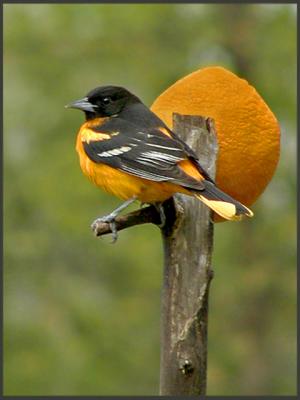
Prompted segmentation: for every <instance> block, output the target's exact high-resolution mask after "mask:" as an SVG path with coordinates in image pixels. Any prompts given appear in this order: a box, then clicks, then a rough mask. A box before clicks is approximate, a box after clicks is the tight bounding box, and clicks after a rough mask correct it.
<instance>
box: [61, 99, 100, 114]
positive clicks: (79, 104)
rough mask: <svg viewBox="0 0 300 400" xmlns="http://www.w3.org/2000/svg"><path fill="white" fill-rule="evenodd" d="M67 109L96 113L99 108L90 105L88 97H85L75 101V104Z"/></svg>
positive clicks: (69, 105) (67, 106) (71, 104)
mask: <svg viewBox="0 0 300 400" xmlns="http://www.w3.org/2000/svg"><path fill="white" fill-rule="evenodd" d="M65 108H78V109H79V110H82V111H89V112H95V108H97V106H96V105H94V104H92V103H90V102H89V100H88V98H87V97H84V98H83V99H80V100H76V101H73V103H70V104H67V105H66V106H65Z"/></svg>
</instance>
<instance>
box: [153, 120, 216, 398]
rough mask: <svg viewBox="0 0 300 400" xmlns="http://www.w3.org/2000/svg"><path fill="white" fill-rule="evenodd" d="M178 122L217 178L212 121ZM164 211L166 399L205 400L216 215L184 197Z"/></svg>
mask: <svg viewBox="0 0 300 400" xmlns="http://www.w3.org/2000/svg"><path fill="white" fill-rule="evenodd" d="M173 121H174V131H175V132H176V133H177V134H178V135H179V136H180V137H181V138H182V139H183V140H184V141H185V142H186V143H188V144H189V146H190V147H191V148H192V149H193V150H194V151H195V152H196V154H197V155H198V156H199V158H200V160H201V164H202V166H203V167H204V168H205V169H206V171H207V172H208V173H209V174H210V176H211V177H212V178H214V176H215V164H216V158H217V141H216V136H215V132H214V126H213V123H212V120H211V119H208V118H204V117H198V116H183V115H179V114H174V117H173ZM164 208H165V213H166V215H167V225H166V227H165V228H164V229H163V230H162V237H163V244H164V257H165V259H164V278H163V289H162V314H161V366H160V368H161V369H160V394H161V395H204V394H205V392H206V367H207V316H208V291H209V284H210V281H211V278H212V269H211V256H212V247H213V224H212V222H211V212H210V210H209V209H208V207H206V206H205V205H204V204H202V203H201V202H200V201H199V200H197V199H194V198H192V197H188V196H183V195H176V196H175V198H174V199H171V200H168V201H167V202H165V205H164Z"/></svg>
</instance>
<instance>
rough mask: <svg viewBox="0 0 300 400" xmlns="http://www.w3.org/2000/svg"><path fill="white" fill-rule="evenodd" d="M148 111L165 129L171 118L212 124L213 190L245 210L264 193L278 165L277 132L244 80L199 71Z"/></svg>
mask: <svg viewBox="0 0 300 400" xmlns="http://www.w3.org/2000/svg"><path fill="white" fill-rule="evenodd" d="M151 109H152V111H153V112H155V113H156V114H157V115H158V116H159V117H160V118H161V119H162V120H163V121H164V122H165V123H166V124H167V125H168V126H169V127H170V128H172V114H173V113H174V112H177V113H180V114H189V115H200V116H205V117H211V118H213V119H214V121H215V125H216V133H217V139H218V145H219V154H218V160H217V170H216V183H217V185H218V186H219V188H220V189H222V190H223V191H224V192H226V193H228V194H229V195H231V196H232V197H233V198H235V199H237V200H239V201H240V202H241V203H243V204H245V205H246V206H250V205H251V204H253V203H254V202H255V200H256V199H257V198H258V197H259V196H260V194H261V193H262V192H263V191H264V189H265V188H266V186H267V184H268V183H269V181H270V180H271V178H272V176H273V174H274V171H275V169H276V166H277V163H278V159H279V151H280V129H279V124H278V122H277V120H276V118H275V116H274V114H273V113H272V111H271V110H270V109H269V107H268V106H267V104H266V103H265V102H264V100H263V99H262V98H261V96H260V95H259V94H258V93H257V91H256V90H255V89H254V87H252V86H251V85H249V83H248V82H247V81H246V80H244V79H240V78H239V77H237V76H236V75H235V74H233V73H232V72H230V71H228V70H226V69H225V68H222V67H217V66H216V67H207V68H203V69H200V70H198V71H195V72H193V73H191V74H189V75H187V76H185V77H184V78H182V79H180V80H179V81H177V82H175V83H174V84H173V85H172V86H170V87H169V88H168V89H167V90H166V91H164V92H163V93H162V94H161V95H160V96H158V98H157V99H156V100H155V101H154V103H153V104H152V107H151Z"/></svg>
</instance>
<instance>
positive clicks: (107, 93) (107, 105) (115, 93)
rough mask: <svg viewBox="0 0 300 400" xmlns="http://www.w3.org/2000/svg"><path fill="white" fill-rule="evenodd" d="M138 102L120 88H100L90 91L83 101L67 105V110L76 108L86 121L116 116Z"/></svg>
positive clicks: (125, 90)
mask: <svg viewBox="0 0 300 400" xmlns="http://www.w3.org/2000/svg"><path fill="white" fill-rule="evenodd" d="M139 102H140V100H139V99H138V98H137V97H136V96H135V95H134V94H132V93H130V92H129V91H128V90H127V89H125V88H123V87H120V86H100V87H97V88H95V89H93V90H91V91H90V92H89V93H88V94H87V95H86V96H85V97H84V98H83V99H80V100H76V101H74V102H73V103H70V104H68V105H67V106H66V107H67V108H78V109H79V110H82V111H84V112H85V115H86V118H87V119H93V118H97V117H111V116H117V115H118V114H119V113H120V112H121V111H122V110H123V109H124V108H125V107H126V106H128V105H130V104H134V103H139Z"/></svg>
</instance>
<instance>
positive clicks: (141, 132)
mask: <svg viewBox="0 0 300 400" xmlns="http://www.w3.org/2000/svg"><path fill="white" fill-rule="evenodd" d="M93 130H95V131H98V132H101V133H108V134H110V135H111V137H110V139H106V140H99V141H90V142H89V143H87V142H83V146H84V150H85V152H86V154H87V155H88V157H89V158H90V159H91V160H93V161H94V162H96V163H103V164H107V165H109V166H111V167H114V168H117V169H119V170H122V171H124V172H127V173H128V174H131V175H135V176H139V177H141V178H144V179H148V180H152V181H156V182H163V181H169V182H173V183H175V184H179V185H182V186H186V187H189V188H193V189H197V190H201V189H203V188H204V185H203V184H202V183H201V182H199V181H197V180H195V179H193V178H192V177H190V176H188V175H187V174H186V173H185V172H184V171H183V170H182V169H181V168H179V167H178V166H177V163H178V162H180V161H182V160H187V159H189V158H190V157H191V155H189V154H187V151H186V149H185V144H183V143H181V142H180V141H177V140H175V139H174V138H170V137H168V136H166V135H165V134H164V133H162V132H161V131H160V130H159V129H158V128H157V129H155V128H150V129H139V127H138V126H136V125H134V124H131V123H130V122H128V121H126V120H123V119H120V118H113V119H111V120H110V121H108V122H106V123H105V124H103V125H102V126H100V127H99V128H97V127H96V128H95V127H94V128H93ZM191 151H192V150H191Z"/></svg>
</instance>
